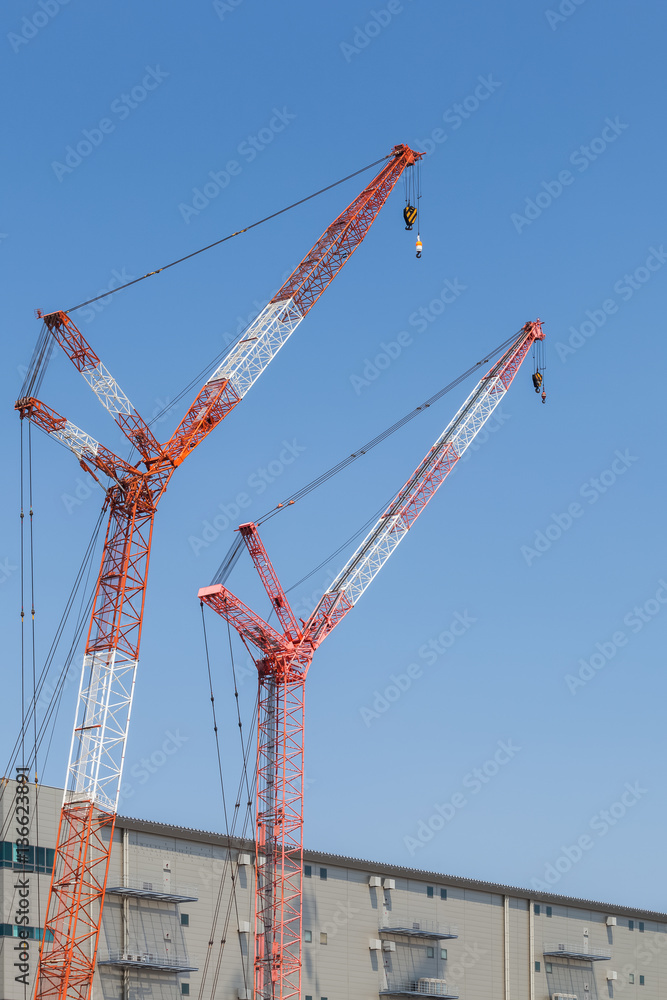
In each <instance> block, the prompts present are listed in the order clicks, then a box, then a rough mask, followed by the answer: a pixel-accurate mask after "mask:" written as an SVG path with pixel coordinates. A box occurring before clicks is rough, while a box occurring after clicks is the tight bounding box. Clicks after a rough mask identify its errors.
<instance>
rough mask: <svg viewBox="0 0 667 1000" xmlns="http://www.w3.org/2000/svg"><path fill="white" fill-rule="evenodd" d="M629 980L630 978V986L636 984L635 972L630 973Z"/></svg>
mask: <svg viewBox="0 0 667 1000" xmlns="http://www.w3.org/2000/svg"><path fill="white" fill-rule="evenodd" d="M629 978H630V985H631V986H633V985H634V982H635V974H634V972H631V973H630V977H629Z"/></svg>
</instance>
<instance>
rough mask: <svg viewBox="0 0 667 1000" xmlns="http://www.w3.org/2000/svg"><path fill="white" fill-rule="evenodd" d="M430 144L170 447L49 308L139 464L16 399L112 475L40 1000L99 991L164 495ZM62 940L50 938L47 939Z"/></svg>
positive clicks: (293, 282) (265, 319)
mask: <svg viewBox="0 0 667 1000" xmlns="http://www.w3.org/2000/svg"><path fill="white" fill-rule="evenodd" d="M421 156H422V154H421V153H417V152H415V151H413V150H412V149H410V148H409V147H408V146H406V145H399V146H395V147H394V148H393V150H392V152H391V154H390V155H389V156H388V157H387V162H386V163H385V164H384V166H383V167H382V169H381V170H380V171H379V173H378V174H377V175H376V176H375V177H374V178H373V180H372V181H371V182H370V183H369V184H368V185H367V186H366V187H365V188H364V190H363V191H362V192H361V194H359V195H358V196H357V197H356V198H355V199H354V201H352V203H351V204H350V205H348V207H347V208H346V209H345V210H344V211H343V212H342V213H341V214H340V215H339V216H338V218H337V219H335V220H334V222H332V223H331V225H330V226H329V227H328V229H327V230H326V231H325V232H324V233H323V234H322V236H321V237H320V238H319V240H318V241H317V243H316V244H315V245H314V246H313V248H312V249H311V250H310V251H309V253H308V254H307V255H306V256H305V257H304V259H303V260H302V261H301V263H300V264H299V265H298V267H297V268H296V269H295V270H294V271H293V273H292V274H291V275H290V277H289V278H288V279H287V281H286V282H285V283H284V284H283V286H282V287H281V288H280V290H279V291H278V292H276V294H275V295H274V296H273V298H272V299H271V301H270V302H269V303H268V304H267V305H266V306H265V308H264V309H263V310H262V312H261V313H260V314H259V316H258V317H257V319H255V320H254V322H253V323H252V324H251V325H250V327H249V328H248V329H247V330H246V331H245V333H244V336H243V339H242V340H240V341H239V342H238V344H237V345H236V346H235V347H234V348H233V350H232V351H231V352H230V353H229V354H228V355H227V356H226V357H225V359H224V360H223V361H222V363H221V364H220V365H219V366H218V368H217V369H216V371H214V372H213V374H212V375H211V376H210V378H209V379H208V380H207V381H206V382H205V384H204V385H203V387H202V388H201V390H200V392H199V394H198V395H197V397H196V399H195V400H194V402H193V403H192V405H191V406H190V408H189V409H188V411H187V413H186V414H185V416H184V417H183V419H182V420H181V422H180V423H179V425H178V427H177V428H176V430H175V431H174V433H173V434H172V436H171V438H170V439H169V440H168V441H167V442H166V443H164V444H161V443H160V442H158V441H157V439H156V438H155V436H154V435H153V432H152V431H151V429H150V427H149V425H148V424H147V423H146V422H145V421H144V420H143V419H142V417H141V416H140V415H139V413H138V412H137V410H136V409H135V408H134V406H133V405H132V403H131V402H130V400H129V399H128V397H127V396H126V395H125V393H124V392H123V390H122V389H121V388H120V386H119V385H118V383H117V382H116V381H115V379H114V378H113V377H112V375H111V374H110V372H109V371H108V370H107V368H106V367H105V366H104V364H103V363H102V361H101V360H100V359H99V357H98V356H97V354H96V353H95V352H94V350H93V349H92V347H91V346H90V345H89V344H88V342H87V341H86V339H85V337H84V336H83V334H82V333H81V332H80V331H79V330H78V329H77V328H76V326H75V325H74V323H73V321H72V320H71V318H70V317H69V315H68V314H67V313H66V312H62V311H58V312H52V313H49V314H48V315H45V316H43V320H44V323H45V325H46V328H47V330H48V332H49V333H50V334H51V335H52V336H53V338H54V339H55V340H56V341H57V343H58V344H59V345H60V347H61V348H62V349H63V350H64V352H65V354H66V355H67V356H68V357H69V358H70V360H71V361H72V363H73V364H74V366H75V367H76V368H77V369H78V371H79V372H80V373H81V375H82V376H83V377H84V379H85V381H86V382H87V383H88V385H89V386H90V388H91V389H92V390H93V392H94V393H95V394H96V395H97V397H98V398H99V400H100V402H101V403H102V405H103V406H105V407H106V409H107V410H108V411H109V412H110V413H111V415H112V417H113V418H114V420H115V421H116V424H117V425H118V427H119V428H120V430H121V431H122V432H123V434H124V435H125V436H126V437H127V438H128V440H129V441H130V442H131V444H132V445H133V448H134V449H136V452H137V461H136V463H135V464H132V462H131V461H126V460H124V459H122V458H119V457H118V456H117V455H115V454H114V453H113V452H112V451H110V450H109V449H107V448H105V447H104V446H103V445H101V444H100V443H99V442H97V441H96V440H95V439H94V438H92V437H91V436H90V435H88V434H86V433H85V432H84V431H82V430H81V429H80V428H79V427H77V426H76V425H75V424H73V423H72V422H71V421H69V420H67V419H66V418H65V417H63V416H61V415H60V414H59V413H56V411H55V410H53V409H51V408H50V407H49V406H47V405H46V404H45V403H43V402H41V401H40V400H39V399H36V398H34V397H33V396H31V395H26V396H24V397H23V398H21V399H19V400H18V402H17V403H16V405H15V408H16V409H17V410H18V411H19V412H20V415H21V419H24V418H27V419H29V420H31V421H32V422H33V423H34V424H35V425H36V426H38V427H40V428H41V429H42V430H44V431H45V432H46V433H47V434H49V435H50V436H51V437H53V438H55V439H56V440H58V441H60V442H61V443H62V444H64V445H66V446H67V447H69V448H70V449H71V451H73V452H74V454H75V455H76V457H77V458H78V460H79V463H80V464H81V466H82V468H83V469H84V470H85V471H86V472H88V473H90V475H91V476H93V478H94V479H96V480H97V481H98V482H99V479H98V474H99V473H102V474H103V475H104V476H107V477H108V478H109V481H110V482H109V484H108V485H107V486H106V499H105V506H106V508H107V510H108V512H109V517H108V525H107V531H106V537H105V540H104V549H103V554H102V561H101V566H100V570H99V575H98V578H97V584H96V589H95V596H94V604H93V611H92V616H91V621H90V628H89V631H88V637H87V641H86V648H85V653H84V658H83V668H82V673H81V683H80V688H79V698H78V706H77V711H76V717H75V722H74V730H73V733H72V742H71V749H70V756H69V764H68V770H67V780H66V783H65V786H66V787H65V795H64V799H63V804H62V809H61V815H60V824H59V830H58V840H57V846H56V861H55V865H54V869H53V876H52V880H51V886H50V890H49V899H48V903H47V916H46V921H45V931H44V934H43V936H42V946H41V950H40V961H39V968H38V973H37V981H36V987H35V996H36V997H37V998H55V997H58V998H60V1000H65V998H66V997H67V998H68V1000H88V997H89V995H90V991H91V988H92V982H93V975H94V971H95V960H96V955H97V946H98V941H99V933H100V927H101V921H102V908H103V902H104V892H105V887H106V879H107V874H108V870H109V860H110V855H111V846H112V840H113V831H114V824H115V818H116V810H117V804H118V795H119V791H120V782H121V776H122V769H123V760H124V754H125V744H126V739H127V733H128V727H129V723H130V710H131V706H132V697H133V692H134V685H135V677H136V671H137V664H138V659H139V645H140V639H141V629H142V619H143V610H144V600H145V595H146V577H147V572H148V563H149V557H150V550H151V539H152V532H153V523H154V519H155V513H156V510H157V505H158V503H159V501H160V499H161V497H162V495H163V494H164V492H165V490H166V488H167V484H168V483H169V480H170V478H171V476H172V475H173V473H174V470H175V469H176V468H177V467H178V466H179V465H181V463H182V462H183V461H184V460H185V459H186V458H187V457H188V455H190V454H191V452H192V451H193V450H194V449H195V448H196V447H197V446H198V445H199V444H200V443H201V442H202V441H203V440H204V438H205V437H206V436H207V435H208V434H210V433H211V431H212V430H213V429H214V428H215V427H216V426H217V425H218V424H219V423H220V421H221V420H223V419H224V418H225V417H226V416H227V414H228V413H229V412H230V411H231V410H232V409H233V408H234V407H235V406H236V405H237V404H238V403H239V402H240V401H241V400H242V399H243V397H244V396H245V394H246V393H247V392H248V390H249V389H250V388H251V386H252V385H253V384H254V382H255V381H256V380H257V379H258V378H259V376H260V375H261V374H262V372H263V371H264V370H265V369H266V367H267V366H268V364H269V363H270V362H271V361H272V360H273V358H274V357H275V356H276V354H277V353H278V351H279V350H280V348H281V347H282V346H283V345H284V344H285V342H286V341H287V339H288V338H289V337H290V336H291V335H292V334H293V333H294V331H295V330H296V328H297V326H298V325H299V323H300V322H301V321H302V320H303V318H304V317H305V316H306V314H307V313H308V312H309V310H310V309H311V308H312V306H313V305H314V304H315V302H316V301H317V299H318V298H319V297H320V295H321V294H322V293H323V292H324V290H325V289H326V288H327V287H328V285H329V284H330V283H331V281H332V280H333V279H334V277H335V276H336V274H337V273H338V271H339V270H340V269H341V267H342V266H343V264H345V262H346V261H347V260H348V259H349V257H350V256H351V254H353V253H354V251H355V250H356V249H357V247H358V246H359V244H360V243H361V242H362V240H363V239H364V237H365V236H366V233H367V232H368V230H369V228H370V226H371V225H372V223H373V221H374V220H375V218H376V216H377V214H378V212H379V211H380V209H381V208H382V206H383V205H384V203H385V201H386V200H387V198H388V196H389V194H390V192H391V190H392V188H393V187H394V185H395V184H396V182H397V181H398V179H399V177H400V176H401V174H402V173H403V171H404V170H405V168H406V167H409V166H412V165H414V164H415V163H416V162H417V161H418V160H419V159H420V158H421ZM49 939H50V940H51V942H52V943H51V945H50V947H46V946H45V942H46V941H48V940H49Z"/></svg>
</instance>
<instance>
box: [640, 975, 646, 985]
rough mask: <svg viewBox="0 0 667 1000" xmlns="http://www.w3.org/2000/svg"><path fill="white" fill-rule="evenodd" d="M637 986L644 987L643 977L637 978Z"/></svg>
mask: <svg viewBox="0 0 667 1000" xmlns="http://www.w3.org/2000/svg"><path fill="white" fill-rule="evenodd" d="M639 985H640V986H645V985H646V983H645V982H644V977H643V976H640V977H639Z"/></svg>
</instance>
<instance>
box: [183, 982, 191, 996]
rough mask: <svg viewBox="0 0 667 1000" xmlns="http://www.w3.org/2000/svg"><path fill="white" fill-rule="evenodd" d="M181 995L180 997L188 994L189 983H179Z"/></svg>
mask: <svg viewBox="0 0 667 1000" xmlns="http://www.w3.org/2000/svg"><path fill="white" fill-rule="evenodd" d="M181 996H182V997H189V996H190V983H181Z"/></svg>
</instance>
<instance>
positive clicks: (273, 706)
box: [199, 320, 544, 1000]
mask: <svg viewBox="0 0 667 1000" xmlns="http://www.w3.org/2000/svg"><path fill="white" fill-rule="evenodd" d="M543 339H544V334H543V332H542V326H541V323H540V321H539V320H537V321H536V322H534V323H526V325H525V326H524V327H523V329H522V330H521V332H520V333H519V334H518V336H517V338H516V340H515V341H514V343H513V344H512V346H511V347H510V348H509V349H508V350H507V351H506V352H505V353H504V354H503V356H502V357H501V358H500V360H499V361H498V362H496V364H495V365H493V367H492V368H491V369H490V371H488V372H487V374H486V375H485V376H484V377H483V378H482V379H481V381H480V382H479V383H478V385H477V386H476V387H475V389H474V390H473V392H472V393H471V394H470V396H469V397H468V399H467V400H466V401H465V403H464V404H463V406H462V407H461V408H460V410H459V411H458V413H457V414H456V415H455V417H454V418H453V420H451V421H450V423H449V424H448V425H447V427H446V428H445V430H444V431H443V433H442V434H441V435H440V437H439V438H438V440H437V441H436V443H435V444H434V445H433V447H432V448H431V449H430V451H429V452H428V453H427V455H426V456H425V458H424V459H423V461H422V462H421V463H420V465H419V466H418V467H417V469H416V470H415V472H414V473H413V474H412V476H411V477H410V478H409V479H408V481H407V482H406V483H405V484H404V486H402V487H401V489H400V490H399V491H398V493H397V494H396V496H395V497H394V499H393V500H392V502H391V504H390V505H389V507H388V508H387V510H386V511H385V513H384V514H383V515H382V516H381V517H380V519H379V520H378V522H377V523H376V524H375V526H374V527H373V528H372V529H371V531H370V532H369V534H368V535H367V536H366V538H365V539H364V541H363V542H362V543H361V545H360V546H359V548H358V549H357V551H356V552H355V553H354V555H353V556H352V557H351V558H350V560H349V561H348V563H347V564H346V566H345V567H344V568H343V570H341V572H340V573H339V574H338V576H337V577H336V579H335V580H334V582H333V583H332V584H331V586H330V587H329V589H328V591H327V592H326V593H325V594H324V596H323V597H322V599H321V600H320V602H319V604H318V605H317V607H316V608H315V610H314V611H313V613H312V615H311V616H310V618H309V619H308V621H307V622H303V623H301V624H300V625H299V623H298V622H297V620H296V618H295V616H294V613H293V611H292V609H291V607H290V605H289V602H288V600H287V597H286V595H285V592H284V591H283V588H282V587H281V585H280V581H279V580H278V577H277V575H276V573H275V570H274V568H273V566H272V565H271V561H270V559H269V556H268V554H267V552H266V549H265V548H264V545H263V543H262V540H261V538H260V537H259V532H258V530H257V525H256V524H252V523H249V524H242V525H241V526H240V528H239V532H240V534H241V536H242V538H243V541H244V542H245V544H246V547H247V549H248V551H249V553H250V556H251V558H252V561H253V563H254V565H255V569H256V570H257V572H258V574H259V577H260V579H261V581H262V583H263V585H264V589H265V590H266V593H267V595H268V597H269V601H270V603H271V609H272V610H273V611H274V612H275V613H276V615H277V617H278V620H279V622H280V626H281V629H282V631H278V630H277V629H274V628H273V627H272V626H271V625H269V624H268V623H267V622H266V621H265V620H264V619H263V618H261V617H260V616H259V615H257V614H255V612H254V611H252V610H251V609H250V608H248V607H247V605H245V604H243V602H242V601H240V600H239V599H238V597H235V596H234V594H232V593H231V591H229V590H228V589H227V588H226V587H225V586H224V585H223V584H215V585H213V586H210V587H203V588H202V589H201V590H200V591H199V599H200V601H202V602H203V603H204V604H207V605H208V606H209V607H210V608H212V609H213V610H214V611H215V612H217V613H218V614H219V615H221V616H222V617H223V618H225V619H226V620H227V621H228V622H229V623H230V624H231V625H232V626H233V627H234V628H235V629H236V631H237V632H238V633H239V635H240V636H241V637H242V638H243V640H244V641H246V642H250V643H252V644H253V645H254V646H255V648H256V649H257V651H258V654H259V655H258V656H257V658H256V659H255V663H256V665H257V669H258V674H259V714H258V725H257V734H258V735H257V798H256V821H255V838H256V861H255V871H256V875H255V1000H290V998H297V997H300V993H301V940H302V936H301V913H302V870H303V760H304V699H305V681H306V676H307V673H308V670H309V668H310V664H311V662H312V658H313V655H314V653H315V650H316V649H317V647H318V646H319V645H320V644H321V643H322V642H323V641H324V639H325V638H326V637H327V635H329V633H330V632H332V631H333V629H334V628H335V627H336V625H337V624H338V623H339V622H340V621H341V620H342V618H343V617H344V616H345V615H346V614H347V612H348V611H350V609H351V608H353V607H354V605H355V604H356V602H357V601H358V600H359V598H360V597H361V595H362V594H363V592H364V591H365V589H366V587H367V586H368V585H369V583H370V582H371V580H373V579H374V577H375V576H376V574H377V573H378V572H379V570H380V569H381V568H382V566H383V565H384V563H385V562H386V561H387V559H388V558H389V556H390V555H391V553H392V552H393V551H394V549H395V548H396V546H397V545H398V544H399V542H400V541H401V539H402V538H403V537H404V536H405V534H406V533H407V532H408V530H409V529H410V527H411V525H412V524H413V523H414V522H415V521H416V519H417V518H418V517H419V515H420V514H421V513H422V511H423V510H424V508H425V507H426V505H427V503H428V502H429V500H430V499H431V498H432V497H433V495H434V494H435V492H436V490H437V489H438V488H439V487H440V486H441V485H442V483H443V482H444V480H445V479H446V477H447V475H448V474H449V473H450V472H451V470H452V468H453V467H454V465H455V464H456V462H458V460H459V458H460V457H461V455H462V454H463V453H464V452H465V450H466V448H468V446H469V445H470V444H471V442H472V441H473V439H474V438H475V436H476V435H477V434H478V433H479V431H480V430H481V428H482V427H483V426H484V424H485V422H486V421H487V420H488V418H489V417H490V415H491V414H492V413H493V411H494V410H495V408H496V407H497V406H498V404H499V403H500V401H501V399H502V398H503V396H504V395H505V393H506V392H507V390H508V389H509V387H510V385H511V382H512V380H513V378H514V376H515V375H516V373H517V371H518V369H519V367H520V365H521V363H522V362H523V360H524V359H525V357H526V355H527V353H528V351H529V350H530V348H531V346H532V344H533V343H534V342H535V341H537V340H543Z"/></svg>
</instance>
